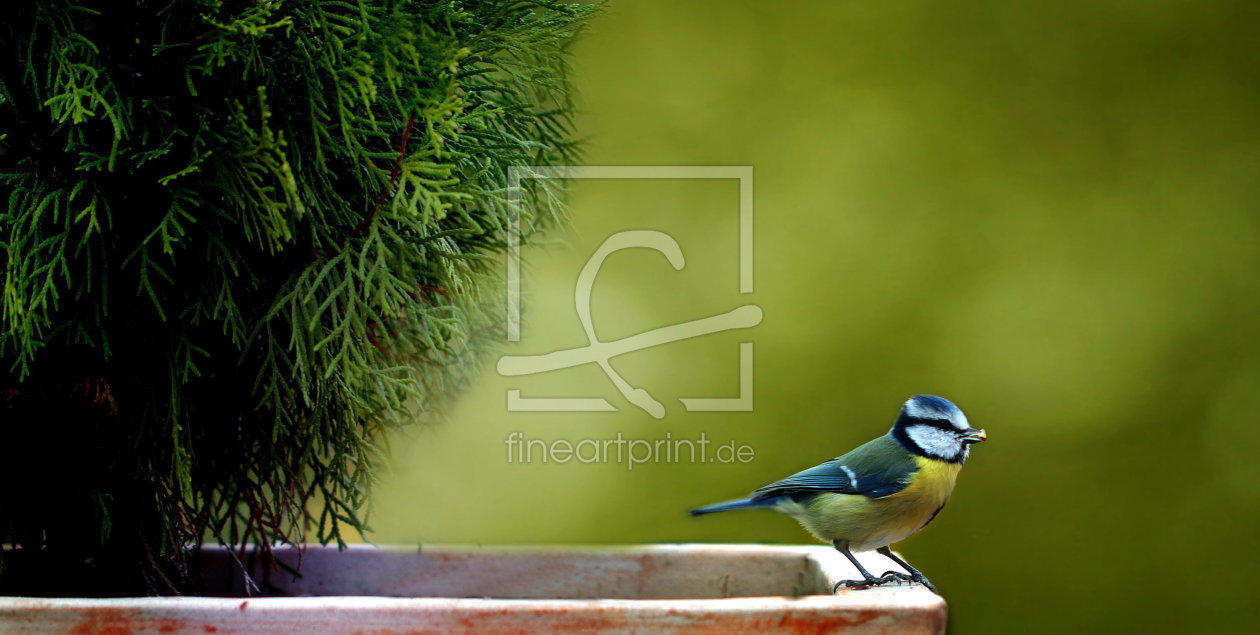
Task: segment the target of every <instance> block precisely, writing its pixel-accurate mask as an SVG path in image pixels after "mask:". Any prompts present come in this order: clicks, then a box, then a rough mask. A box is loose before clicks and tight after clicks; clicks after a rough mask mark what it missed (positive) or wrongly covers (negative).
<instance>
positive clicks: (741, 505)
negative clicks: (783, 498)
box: [691, 496, 779, 516]
mask: <svg viewBox="0 0 1260 635" xmlns="http://www.w3.org/2000/svg"><path fill="white" fill-rule="evenodd" d="M778 502H779V500H778V497H777V496H774V497H770V498H763V499H760V500H753V499H751V498H741V499H739V500H733V501H726V502H725V503H718V504H716V505H705V506H704V507H697V508H695V509H693V510H691V515H692V516H699V515H701V514H712V513H714V512H729V511H731V510H732V509H758V508H762V507H774V506H775V504H776V503H778Z"/></svg>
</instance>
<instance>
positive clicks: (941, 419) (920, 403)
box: [888, 395, 988, 463]
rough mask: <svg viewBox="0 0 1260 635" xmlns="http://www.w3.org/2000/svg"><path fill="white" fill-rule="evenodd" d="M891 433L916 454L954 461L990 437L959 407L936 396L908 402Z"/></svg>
mask: <svg viewBox="0 0 1260 635" xmlns="http://www.w3.org/2000/svg"><path fill="white" fill-rule="evenodd" d="M888 433H889V434H891V435H892V436H893V438H895V439H896V440H897V441H899V442H900V443H901V444H902V445H903V446H905V447H906V449H907V450H910V451H911V452H913V453H915V454H918V455H920V456H926V457H928V458H932V459H939V460H941V461H949V462H951V463H962V462H963V461H966V460H967V455H968V452H969V450H970V448H971V445H972V444H974V443H980V442H981V441H984V440H985V439H986V438H988V437H987V436H985V433H984V430H977V429H975V428H973V427H971V425H970V424H969V423H967V415H964V414H963V412H962V410H959V409H958V406H955V405H954V404H952V403H950V402H949V400H948V399H942V398H941V397H934V396H932V395H915V396H913V397H911V398H910V399H909V400H908V401H906V403H905V405H903V406H902V407H901V413H900V414H898V415H897V421H896V422H895V423H893V427H892V430H890V431H889V432H888Z"/></svg>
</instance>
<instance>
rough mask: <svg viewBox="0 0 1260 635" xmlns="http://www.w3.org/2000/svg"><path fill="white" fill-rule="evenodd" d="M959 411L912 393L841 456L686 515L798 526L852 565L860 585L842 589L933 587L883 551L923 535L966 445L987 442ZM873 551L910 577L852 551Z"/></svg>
mask: <svg viewBox="0 0 1260 635" xmlns="http://www.w3.org/2000/svg"><path fill="white" fill-rule="evenodd" d="M986 438H987V437H986V435H985V432H984V430H977V429H975V428H972V427H971V425H970V424H969V423H968V422H967V417H966V416H965V415H964V414H963V412H962V410H959V409H958V406H955V405H954V404H952V403H950V402H949V400H947V399H942V398H941V397H934V396H932V395H915V396H914V397H911V398H910V399H909V400H908V401H906V403H905V405H903V406H902V407H901V412H900V414H898V415H897V420H896V421H895V422H894V423H893V426H892V429H891V430H889V431H888V434H885V435H884V436H882V437H879V438H877V439H875V440H873V441H870V442H867V443H865V444H863V445H861V446H858V447H857V448H855V449H854V450H852V451H851V452H849V453H848V454H845V455H842V456H839V457H836V458H834V459H831V460H830V461H827V462H825V463H823V464H821V465H817V466H815V467H811V468H809V469H808V470H805V471H803V472H798V473H796V474H793V475H792V476H789V477H787V478H785V479H783V480H781V481H777V482H775V483H771V484H769V485H767V486H765V487H762V488H761V489H758V490H757V491H755V492H753V493H752V495H750V496H749V497H748V498H741V499H739V500H733V501H729V502H725V503H718V504H716V505H709V506H707V507H700V508H698V509H693V510H691V514H692V515H693V516H699V515H701V514H710V513H713V512H724V511H730V510H733V509H756V508H768V509H774V510H776V511H779V512H783V513H785V514H787V515H789V516H791V517H793V518H795V519H796V520H797V521H798V522H800V523H801V525H802V526H803V527H805V529H807V530H809V532H810V533H812V534H814V536H816V537H818V539H819V540H822V541H823V542H829V543H831V545H832V546H834V547H835V548H836V550H837V551H839V552H840V553H842V554H844V557H846V558H848V559H849V562H852V563H853V566H855V567H857V570H858V571H859V572H861V574H862V577H863V579H862V580H842V581H841V582H838V583H836V588H835V589H832V590H833V591H836V590H838V589H839V588H840V586H841V585H844V586H846V587H855V586H870V585H874V584H881V583H884V582H890V581H892V580H910V581H914V582H922V583H923V584H924V585H925V586H927V587H928V588H929V589H931V590H932V591H934V592H935V591H936V587H935V586H933V585H932V583H931V582H929V581H928V579H927V578H926V577H924V576H923V574H922V573H920V572H919V570H918V569H915V568H914V567H912V566H910V564H909V563H907V562H906V561H905V560H902V559H901V558H899V557H897V555H896V554H894V553H893V552H892V551H891V550H890V549H889V548H888V546H889V545H891V544H893V543H895V542H899V541H901V540H903V539H905V538H907V537H909V536H910V535H912V534H914V533H915V532H917V531H919V530H920V529H923V528H924V527H925V526H927V524H928V523H930V522H932V519H934V518H936V515H937V514H939V513H940V511H941V509H942V508H944V507H945V503H946V502H947V501H948V500H949V496H950V494H951V493H952V492H953V491H954V481H955V479H957V478H958V471H959V470H960V469H961V468H962V465H963V463H964V462H965V461H966V460H967V456H968V454H969V452H970V449H971V446H972V444H975V443H979V442H981V441H984V440H985V439H986ZM871 549H874V550H876V551H877V552H879V553H880V554H883V555H884V556H887V557H888V558H890V559H892V561H893V562H896V563H897V564H898V565H901V566H902V567H904V568H905V570H906V571H908V572H909V573H908V574H907V573H902V572H898V571H888V572H886V573H884V575H883V576H881V577H878V578H877V577H875V576H873V575H871V573H870V572H869V571H867V570H866V568H865V567H863V566H862V564H861V563H860V562H858V561H857V558H854V557H853V552H854V551H869V550H871Z"/></svg>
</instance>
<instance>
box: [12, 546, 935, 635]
mask: <svg viewBox="0 0 1260 635" xmlns="http://www.w3.org/2000/svg"><path fill="white" fill-rule="evenodd" d="M245 556H246V557H245V560H246V561H247V562H248V561H249V560H250V559H251V557H250V556H251V554H245ZM298 557H299V554H298V553H297V550H295V549H292V548H288V549H283V550H281V549H278V550H277V551H276V558H277V560H278V561H279V562H281V563H283V564H284V565H285V566H286V567H288V568H293V567H295V566H296V565H297V564H298ZM235 558H236V556H235V555H233V554H231V553H229V552H227V551H225V550H223V549H221V548H207V549H205V550H204V551H203V553H202V564H203V566H202V567H201V571H202V581H203V583H204V586H205V591H206V594H207V595H206V596H205V597H173V598H172V597H165V598H123V599H106V600H98V599H79V598H40V599H35V598H16V597H7V598H0V631H2V632H5V633H13V632H17V633H26V632H31V633H34V632H49V631H60V632H67V631H72V632H76V633H147V632H152V633H159V632H161V633H170V632H199V633H235V632H251V633H252V632H284V633H334V632H336V633H341V632H352V631H356V632H365V631H366V632H374V633H427V632H444V633H445V632H469V631H489V632H530V631H550V630H562V631H579V632H585V631H597V630H599V631H611V632H651V633H661V632H666V633H671V632H675V633H677V632H687V633H695V632H714V633H718V632H724V633H729V632H753V631H755V632H759V633H766V632H809V633H817V632H840V631H843V632H851V633H940V632H943V631H944V629H945V601H944V600H943V599H941V597H940V596H938V595H936V594H934V593H932V592H930V591H928V590H927V589H926V588H925V587H923V586H921V585H917V584H914V585H911V584H907V583H902V584H889V585H884V586H880V587H874V588H869V589H842V590H841V591H840V592H839V593H837V594H832V593H831V587H832V585H834V584H835V582H836V581H837V580H843V579H851V578H855V577H858V575H857V572H856V570H855V569H853V567H852V565H850V564H849V563H848V562H847V561H845V560H844V558H843V557H842V556H840V554H838V553H836V552H835V551H834V550H832V549H830V548H827V547H822V546H817V547H815V546H761V545H707V544H703V545H654V546H636V547H572V548H570V547H511V548H498V547H494V548H490V547H486V548H478V547H425V548H423V549H422V550H418V549H416V548H405V547H371V546H358V545H356V546H352V547H350V548H349V549H347V550H346V551H338V550H337V549H335V548H329V547H318V546H310V547H307V548H306V549H305V550H304V551H303V553H302V554H301V575H300V576H294V575H293V574H292V573H291V572H289V571H287V570H286V569H285V568H284V567H281V568H277V569H274V570H273V571H272V572H271V573H270V575H269V576H265V575H263V572H261V571H259V570H258V569H255V572H256V574H255V580H257V581H258V583H259V584H260V585H261V586H262V589H261V590H262V592H263V594H264V595H266V596H267V597H259V596H258V590H257V589H254V588H252V587H251V589H250V591H252V592H253V594H252V596H251V594H250V593H247V591H246V581H245V577H244V576H243V575H242V574H241V572H240V569H239V568H234V566H233V563H234V560H235ZM862 559H863V560H864V562H869V565H868V568H870V569H871V570H872V571H874V572H876V573H879V572H882V571H885V570H887V569H889V568H891V564H890V563H887V562H886V561H885V559H884V558H883V557H882V556H879V555H877V554H862Z"/></svg>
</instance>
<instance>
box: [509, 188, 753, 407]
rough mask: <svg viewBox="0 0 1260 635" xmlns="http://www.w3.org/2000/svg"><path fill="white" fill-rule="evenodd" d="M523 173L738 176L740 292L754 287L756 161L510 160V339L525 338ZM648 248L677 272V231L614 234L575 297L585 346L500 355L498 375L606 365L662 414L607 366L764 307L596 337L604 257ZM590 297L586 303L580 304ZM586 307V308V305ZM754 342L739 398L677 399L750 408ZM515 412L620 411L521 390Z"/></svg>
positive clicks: (743, 363)
mask: <svg viewBox="0 0 1260 635" xmlns="http://www.w3.org/2000/svg"><path fill="white" fill-rule="evenodd" d="M524 179H737V180H738V181H739V293H740V294H741V295H743V294H748V293H752V291H753V233H752V231H753V199H752V166H513V167H511V168H509V169H508V186H509V190H508V210H509V214H510V216H509V218H510V219H511V221H510V224H509V225H508V228H507V248H508V249H507V251H508V257H507V306H506V308H507V340H508V341H509V342H518V341H520V324H521V323H520V312H521V304H520V291H521V214H520V211H519V210H520V204H521V200H522V198H523V196H524V192H523V190H522V189H521V184H522V181H524ZM634 247H646V248H650V249H654V250H656V251H659V252H661V253H662V254H663V255H665V257H666V258H668V259H669V261H670V264H671V265H673V266H674V269H675V270H679V269H682V268H683V266H684V265H685V259H684V257H683V254H682V250H681V248H680V247H679V245H678V243H677V241H675V240H674V239H673V237H671V236H669V235H668V234H665V233H664V232H659V231H653V230H627V231H622V232H618V233H616V234H614V235H613V236H611V237H609V238H608V239H607V240H606V241H605V242H604V244H603V245H601V246H600V247H599V249H598V250H597V251H596V253H595V254H594V255H592V257H591V259H590V260H588V262H587V264H586V266H585V267H584V268H583V270H582V273H581V275H579V278H578V287H577V289H576V290H575V300H576V303H577V307H578V316H579V319H580V320H581V322H582V325H583V328H584V330H585V331H586V335H587V338H588V342H589V344H588V346H585V347H579V348H576V349H569V350H562V351H554V352H552V353H547V354H543V355H526V356H512V355H507V356H503V357H502V358H500V359H499V362H498V365H497V369H498V371H499V374H500V375H504V376H518V375H527V374H538V373H544V372H548V371H551V370H557V369H560V368H567V367H571V366H577V365H582V364H587V363H596V364H599V365H600V366H601V368H602V369H603V371H604V373H605V374H606V375H608V377H609V379H610V380H612V382H613V384H614V385H615V386H616V387H617V389H618V390H619V391H620V392H621V394H622V395H623V396H624V397H625V398H626V399H627V400H628V401H630V402H631V403H632V404H634V405H636V406H638V407H639V408H641V409H643V410H644V411H646V412H648V413H649V414H650V415H652V416H653V417H655V418H657V419H660V418H663V417H664V416H665V407H664V405H662V404H661V403H660V402H658V401H656V400H655V399H654V398H652V396H651V395H650V394H649V393H648V392H647V391H646V390H644V389H642V388H636V387H634V386H631V385H630V384H629V382H627V381H626V380H625V379H624V378H622V377H621V376H620V375H619V374H618V373H617V372H616V371H615V370H613V368H612V367H611V365H610V364H609V360H610V359H611V358H613V357H616V356H617V355H621V354H624V353H627V352H632V351H635V350H641V349H644V348H649V347H652V346H658V345H660V344H665V343H669V342H673V341H678V340H682V339H689V338H692V337H698V336H701V335H707V334H710V333H716V332H719V331H725V330H732V329H737V328H751V327H753V326H756V325H757V324H759V323H760V322H761V319H762V312H761V308H760V307H758V306H756V305H753V304H746V305H743V306H741V307H737V308H736V309H733V310H731V311H729V312H727V313H723V314H719V315H714V316H709V317H706V318H701V319H698V320H694V321H691V322H683V323H680V324H674V325H668V326H665V327H661V328H658V329H654V330H649V331H645V332H643V333H639V334H636V335H631V336H629V337H626V338H622V339H620V340H615V341H609V342H603V341H600V340H599V339H598V337H596V336H595V332H594V327H593V325H592V324H591V321H590V314H589V306H590V291H591V286H592V285H593V283H594V279H595V275H596V274H597V273H598V271H599V267H600V266H601V265H602V263H603V260H604V258H606V257H607V256H608V255H610V254H611V253H613V252H616V251H619V250H621V249H627V248H634ZM584 301H585V304H584V303H583V302H584ZM583 306H585V307H586V310H585V311H583ZM752 363H753V343H752V342H741V343H740V372H739V378H740V379H739V384H740V386H739V396H738V397H735V398H680V399H679V401H681V402H682V404H683V407H684V408H685V409H686V410H688V411H722V412H733V411H750V410H752V402H753V399H752V395H753V365H752ZM507 409H508V411H510V412H615V411H618V410H619V409H618V408H617V407H616V406H614V405H613V404H611V403H610V402H608V401H607V400H605V399H603V398H599V397H595V398H583V397H560V398H529V397H522V396H521V394H520V390H519V389H509V390H508V391H507Z"/></svg>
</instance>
